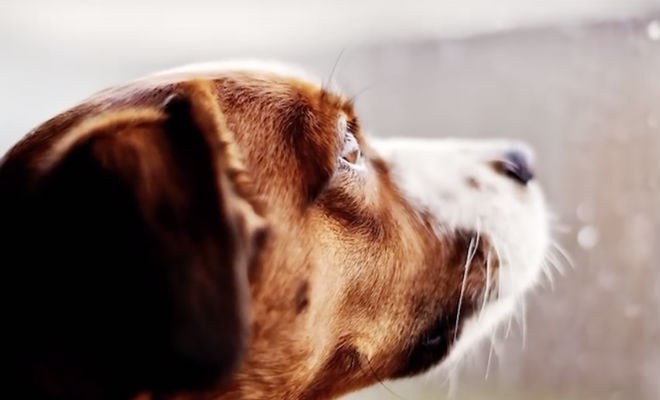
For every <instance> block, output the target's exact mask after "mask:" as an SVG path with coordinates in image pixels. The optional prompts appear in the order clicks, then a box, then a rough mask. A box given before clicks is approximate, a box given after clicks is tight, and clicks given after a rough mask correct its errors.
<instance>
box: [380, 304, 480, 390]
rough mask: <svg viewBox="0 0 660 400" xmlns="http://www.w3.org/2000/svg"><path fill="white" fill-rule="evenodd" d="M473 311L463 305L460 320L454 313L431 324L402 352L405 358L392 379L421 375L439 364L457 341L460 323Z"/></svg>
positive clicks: (468, 306) (469, 306) (473, 308)
mask: <svg viewBox="0 0 660 400" xmlns="http://www.w3.org/2000/svg"><path fill="white" fill-rule="evenodd" d="M474 311H475V307H474V306H472V305H464V306H463V307H461V317H460V320H457V316H456V314H455V313H452V314H450V315H444V316H440V317H438V318H436V319H435V321H434V322H433V324H431V325H430V327H429V328H428V329H427V330H426V331H424V332H423V333H422V334H421V335H419V336H418V337H417V338H416V339H415V340H414V341H413V342H412V343H413V344H412V345H411V346H410V347H409V348H407V349H406V351H404V354H406V355H407V357H406V358H405V359H404V362H403V365H402V366H401V368H400V369H399V370H397V372H396V373H395V374H394V375H393V376H392V377H393V378H400V377H406V376H412V375H417V374H421V373H423V372H426V371H427V370H429V369H431V368H432V367H434V366H436V365H437V364H439V363H441V362H442V361H443V360H444V359H445V358H446V357H447V355H448V354H449V353H450V352H451V350H452V347H453V345H454V343H456V341H457V340H458V339H459V337H460V335H461V329H462V327H463V324H464V323H463V322H462V321H465V320H466V319H468V318H469V317H471V316H472V315H473V314H474Z"/></svg>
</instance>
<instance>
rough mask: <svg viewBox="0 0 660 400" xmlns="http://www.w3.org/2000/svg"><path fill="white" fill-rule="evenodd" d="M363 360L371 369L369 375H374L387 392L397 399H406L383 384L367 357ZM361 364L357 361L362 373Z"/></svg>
mask: <svg viewBox="0 0 660 400" xmlns="http://www.w3.org/2000/svg"><path fill="white" fill-rule="evenodd" d="M365 361H366V362H367V366H368V367H369V370H370V371H371V376H372V377H374V378H376V381H378V383H379V384H380V385H381V386H382V387H383V388H385V390H387V391H388V393H390V394H391V395H392V396H394V397H396V398H398V399H401V400H406V398H404V397H402V396H400V395H399V394H398V393H395V392H394V391H393V390H392V389H390V388H389V387H388V386H387V385H386V384H385V382H383V380H382V379H381V378H380V377H379V376H378V375H377V374H376V371H375V370H374V368H373V367H372V366H371V363H370V362H369V359H368V358H366V357H365ZM361 364H362V363H358V365H360V370H362V373H364V370H363V369H362V366H361Z"/></svg>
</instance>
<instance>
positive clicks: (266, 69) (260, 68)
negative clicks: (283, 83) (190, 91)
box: [155, 59, 323, 89]
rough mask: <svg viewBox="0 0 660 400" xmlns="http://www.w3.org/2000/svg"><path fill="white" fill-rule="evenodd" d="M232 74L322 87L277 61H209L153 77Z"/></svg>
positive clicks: (315, 78) (310, 76) (301, 71)
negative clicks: (278, 79)
mask: <svg viewBox="0 0 660 400" xmlns="http://www.w3.org/2000/svg"><path fill="white" fill-rule="evenodd" d="M232 72H236V73H241V72H242V73H248V74H250V75H255V76H259V75H261V76H277V77H280V78H287V79H292V80H297V81H299V82H304V83H308V84H310V85H315V86H317V87H318V88H319V89H321V88H322V87H323V82H322V80H321V79H320V78H319V77H318V76H316V75H314V74H312V73H310V72H309V71H307V70H305V69H304V68H301V67H299V66H297V65H294V64H287V63H282V62H279V61H266V60H257V59H246V60H228V61H209V62H201V63H194V64H187V65H183V66H180V67H176V68H172V69H167V70H164V71H161V72H158V73H156V74H155V76H164V75H180V74H181V75H183V74H186V75H187V74H192V75H201V76H204V75H215V74H227V73H232Z"/></svg>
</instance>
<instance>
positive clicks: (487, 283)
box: [477, 251, 491, 320]
mask: <svg viewBox="0 0 660 400" xmlns="http://www.w3.org/2000/svg"><path fill="white" fill-rule="evenodd" d="M490 254H491V253H490V251H488V254H487V255H486V288H485V290H484V296H483V297H484V298H483V300H482V302H481V308H480V310H479V317H477V320H481V315H482V314H483V312H484V309H485V308H486V302H487V301H488V297H489V293H490Z"/></svg>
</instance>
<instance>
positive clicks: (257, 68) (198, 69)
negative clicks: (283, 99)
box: [147, 59, 354, 119]
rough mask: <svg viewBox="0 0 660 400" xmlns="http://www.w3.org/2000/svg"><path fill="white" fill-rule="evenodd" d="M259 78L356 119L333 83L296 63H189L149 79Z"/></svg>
mask: <svg viewBox="0 0 660 400" xmlns="http://www.w3.org/2000/svg"><path fill="white" fill-rule="evenodd" d="M227 76H229V77H235V78H238V79H240V78H245V77H247V78H248V79H256V80H258V81H259V82H260V83H262V84H263V83H264V82H268V81H272V82H273V83H278V84H281V83H284V84H287V85H289V86H291V87H295V88H297V89H300V90H301V91H303V92H304V93H306V94H307V95H309V96H310V97H312V98H321V99H323V103H324V104H325V105H331V106H334V107H336V108H337V109H338V110H341V111H343V112H344V113H345V114H347V116H348V117H349V119H353V117H354V111H353V103H352V101H351V100H349V99H347V97H346V96H344V95H343V93H342V91H341V90H340V89H339V88H338V87H337V85H335V84H334V83H333V82H331V81H328V82H325V81H324V80H323V79H321V78H320V77H319V76H317V75H315V74H313V73H311V72H309V71H308V70H306V69H304V68H302V67H299V66H297V65H295V64H288V63H282V62H277V61H265V60H258V59H245V60H229V61H212V62H202V63H195V64H188V65H184V66H181V67H177V68H173V69H168V70H164V71H161V72H158V73H156V74H153V75H151V76H149V77H147V80H161V79H162V80H165V81H168V80H171V79H174V80H186V79H193V78H195V79H197V78H201V79H216V78H219V77H227Z"/></svg>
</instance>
